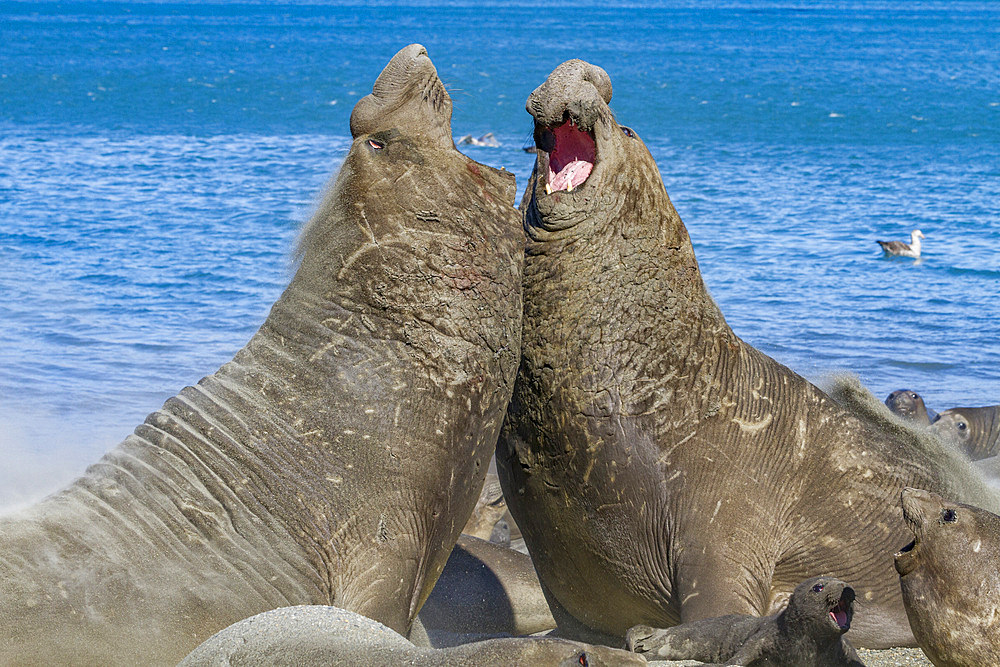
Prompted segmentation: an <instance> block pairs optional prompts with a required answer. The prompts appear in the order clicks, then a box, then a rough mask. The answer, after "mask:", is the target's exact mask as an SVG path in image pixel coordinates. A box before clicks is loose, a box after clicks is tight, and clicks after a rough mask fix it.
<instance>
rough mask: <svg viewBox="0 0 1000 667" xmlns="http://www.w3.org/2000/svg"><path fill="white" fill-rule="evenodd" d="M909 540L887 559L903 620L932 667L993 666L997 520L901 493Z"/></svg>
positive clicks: (997, 616) (998, 612) (999, 542)
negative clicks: (892, 566)
mask: <svg viewBox="0 0 1000 667" xmlns="http://www.w3.org/2000/svg"><path fill="white" fill-rule="evenodd" d="M901 501H902V505H903V518H904V519H905V520H906V524H907V525H908V526H909V527H910V530H912V531H913V541H912V542H910V543H909V544H908V545H906V546H905V547H903V548H902V549H901V550H900V551H899V552H898V553H896V555H895V559H894V560H895V565H896V571H897V572H898V573H899V585H900V588H901V589H902V591H903V603H904V604H905V605H906V615H907V616H908V617H909V619H910V627H911V628H913V636H914V637H916V639H917V644H919V646H920V649H921V650H922V651H923V652H924V653H926V654H927V657H928V658H930V660H931V662H933V663H934V664H935V665H970V666H971V665H1000V579H998V577H997V573H998V572H1000V516H997V515H996V514H993V513H992V512H987V511H986V510H984V509H981V508H979V507H973V506H972V505H966V504H963V503H954V502H951V501H948V500H945V499H944V498H942V497H941V496H939V495H937V494H936V493H930V492H928V491H923V490H920V489H909V488H907V489H903V492H902V494H901Z"/></svg>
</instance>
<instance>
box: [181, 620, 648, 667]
mask: <svg viewBox="0 0 1000 667" xmlns="http://www.w3.org/2000/svg"><path fill="white" fill-rule="evenodd" d="M180 664H181V667H214V666H216V665H219V666H221V665H241V666H242V667H254V666H257V665H259V666H260V667H264V666H265V665H267V666H272V665H273V666H274V667H280V666H283V665H287V667H312V666H315V667H325V666H327V665H350V666H352V667H353V666H354V665H424V666H427V667H432V666H433V667H465V666H466V665H480V664H486V665H518V666H523V667H535V666H536V665H537V666H545V665H552V666H559V667H570V666H572V667H580V666H581V665H583V666H586V665H591V666H596V665H644V664H646V661H645V660H644V659H643V658H642V657H641V656H638V655H635V654H634V653H629V652H628V651H622V650H619V649H612V648H607V647H604V646H588V645H586V644H580V643H577V642H571V641H567V640H563V639H548V638H521V639H492V640H487V641H482V642H476V643H472V644H464V645H462V646H457V647H454V648H447V649H432V648H420V647H417V646H414V645H413V644H412V643H410V642H409V641H407V640H406V639H405V638H404V637H402V636H401V635H399V634H398V633H396V632H394V631H393V630H392V629H390V628H387V627H385V626H384V625H382V624H381V623H377V622H375V621H373V620H371V619H369V618H366V617H364V616H361V615H360V614H355V613H353V612H350V611H346V610H344V609H339V608H337V607H330V606H318V605H314V606H296V607H285V608H282V609H275V610H273V611H269V612H265V613H263V614H258V615H257V616H253V617H251V618H248V619H246V620H244V621H241V622H239V623H236V624H235V625H232V626H230V627H228V628H226V629H225V630H222V631H221V632H218V633H217V634H215V635H213V636H212V637H210V638H209V639H208V640H206V641H205V642H204V643H203V644H201V645H200V646H198V647H197V648H196V649H195V650H194V651H192V652H191V654H190V655H188V656H187V657H186V658H184V660H183V661H182V662H181V663H180Z"/></svg>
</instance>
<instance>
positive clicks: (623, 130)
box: [619, 125, 635, 139]
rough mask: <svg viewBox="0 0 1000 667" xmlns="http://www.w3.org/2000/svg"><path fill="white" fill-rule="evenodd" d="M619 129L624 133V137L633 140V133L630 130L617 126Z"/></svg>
mask: <svg viewBox="0 0 1000 667" xmlns="http://www.w3.org/2000/svg"><path fill="white" fill-rule="evenodd" d="M619 127H620V128H622V132H624V133H625V136H626V137H628V138H629V139H635V132H633V131H632V129H631V128H628V127H625V126H624V125H619Z"/></svg>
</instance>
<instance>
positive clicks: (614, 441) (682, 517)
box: [497, 60, 997, 648]
mask: <svg viewBox="0 0 1000 667" xmlns="http://www.w3.org/2000/svg"><path fill="white" fill-rule="evenodd" d="M611 93H612V87H611V80H610V78H609V77H608V75H607V73H606V72H605V71H604V70H602V69H601V68H599V67H595V66H593V65H590V64H588V63H585V62H583V61H580V60H572V61H569V62H567V63H564V64H562V65H560V66H559V67H557V68H556V70H555V71H554V72H553V73H552V75H551V76H550V77H549V78H548V80H547V81H546V82H545V83H544V84H543V85H542V86H540V87H539V88H538V89H536V90H535V91H534V92H533V93H532V94H531V96H530V97H529V98H528V102H527V109H528V112H529V113H530V114H531V115H532V116H533V117H534V119H535V141H536V144H537V145H538V149H539V152H538V154H537V159H536V163H535V169H534V172H533V174H532V177H531V179H530V181H529V183H528V185H527V190H526V192H525V196H524V199H523V200H522V203H521V208H522V211H523V213H524V228H525V232H526V234H527V248H526V264H525V282H524V290H525V293H524V302H525V311H524V327H523V335H522V356H521V365H520V368H519V370H518V379H517V383H516V385H515V389H514V395H513V397H512V399H511V403H510V406H509V408H508V412H507V421H506V423H505V426H504V432H503V435H502V436H501V438H500V441H499V443H498V446H497V469H498V472H499V475H500V481H501V483H502V484H503V488H504V497H505V498H506V499H507V504H508V507H509V508H510V510H511V513H512V514H513V516H514V519H515V521H516V522H517V525H518V526H519V527H520V529H521V532H522V534H523V535H524V538H525V541H526V543H527V546H528V550H529V552H530V553H531V557H532V562H533V563H534V565H535V569H536V571H537V572H538V576H539V580H540V582H541V584H542V589H543V591H544V592H545V594H546V596H547V598H548V600H549V604H550V606H551V607H552V613H553V617H554V618H555V619H556V622H557V623H558V624H559V631H560V633H561V634H562V635H563V636H568V637H571V638H575V639H583V640H586V641H602V642H606V643H614V642H620V641H621V638H622V637H624V634H625V632H626V631H627V630H628V629H629V628H630V627H632V626H634V625H640V624H644V625H649V626H653V627H669V626H671V625H675V624H677V623H679V622H689V621H694V620H698V619H700V618H709V617H714V616H723V615H726V614H749V615H758V616H761V615H766V614H771V613H775V612H777V611H778V610H779V609H781V607H782V606H783V605H784V603H785V601H786V600H787V598H788V596H789V595H790V594H791V593H792V590H793V589H794V588H795V586H796V585H798V583H799V582H801V581H803V580H804V579H807V578H808V577H811V576H814V575H815V574H816V572H824V573H829V574H830V575H831V576H835V577H838V578H840V579H842V580H844V581H850V582H851V586H852V587H853V588H854V589H855V591H857V594H858V617H857V619H856V621H855V627H854V629H853V630H852V635H853V639H852V641H853V643H854V644H855V645H856V646H858V645H861V646H867V647H872V648H883V647H889V646H901V645H904V646H905V645H912V643H913V641H914V640H913V637H912V634H911V632H910V628H909V624H908V622H907V620H906V613H905V610H904V609H903V604H902V599H901V597H900V592H899V586H898V584H897V577H896V574H895V572H894V571H893V569H892V564H891V561H890V559H889V558H888V556H887V554H890V553H892V552H893V551H894V550H895V549H897V548H898V545H899V544H901V543H902V540H903V538H904V537H905V536H906V527H905V525H904V524H903V521H902V516H901V515H900V510H899V504H898V496H899V492H900V491H901V490H902V488H903V487H904V486H907V485H914V484H917V483H919V484H921V485H925V486H929V487H931V488H934V489H939V490H941V491H942V492H947V493H949V494H952V495H955V496H957V497H963V498H977V499H980V498H981V499H983V500H982V502H987V503H992V505H991V506H995V505H996V504H997V502H996V498H995V496H992V495H990V492H989V491H988V489H987V488H986V487H985V485H984V484H983V483H982V480H981V479H980V478H978V477H977V476H976V474H975V473H974V471H972V469H971V468H970V465H969V463H968V462H967V461H965V460H964V459H963V458H962V457H961V456H959V455H958V454H957V453H954V452H951V451H950V449H949V448H947V447H945V446H944V445H943V444H942V443H941V442H940V441H939V440H938V439H937V438H935V437H933V436H932V435H931V434H929V433H928V434H925V436H926V437H925V438H924V439H923V440H921V439H919V437H918V436H917V434H916V433H915V432H914V431H915V429H913V428H911V427H905V424H903V422H902V420H899V419H897V418H895V417H893V416H892V415H891V413H889V411H888V409H887V408H886V407H885V405H884V404H883V403H882V401H881V400H879V399H877V398H875V397H874V396H871V398H870V400H871V401H872V402H873V403H874V404H875V405H876V406H877V407H878V408H879V410H881V411H882V412H883V413H884V415H885V416H886V418H887V419H892V420H895V421H896V422H898V423H899V424H900V427H899V428H900V431H899V433H898V434H895V433H894V434H891V435H890V434H887V433H885V432H883V431H881V430H879V428H876V427H875V426H874V425H869V424H868V422H867V421H862V420H861V419H860V418H858V417H857V416H855V415H854V414H852V413H851V412H849V411H847V410H845V409H844V408H841V407H840V406H838V405H837V404H836V403H835V402H834V401H833V400H832V399H831V398H830V397H828V396H827V395H826V394H824V393H823V392H822V391H820V390H819V389H818V388H817V387H815V386H813V385H812V384H810V383H809V382H807V381H806V380H804V379H803V378H802V377H800V376H799V375H797V374H795V373H794V372H792V371H791V370H789V369H788V368H786V367H784V366H782V365H781V364H779V363H777V362H776V361H774V360H773V359H771V358H769V357H767V356H766V355H764V354H762V353H761V352H759V351H758V350H756V349H754V348H753V347H751V346H750V345H747V344H746V343H744V342H743V341H742V340H740V339H739V337H737V336H736V334H735V333H734V332H733V331H732V329H730V328H729V326H728V325H727V323H726V321H725V319H724V317H723V316H722V313H721V312H720V311H719V308H718V307H717V306H716V304H715V302H714V301H713V300H712V298H711V296H710V295H709V294H708V290H707V289H706V288H705V285H704V282H703V281H702V278H701V275H700V273H699V270H698V264H697V261H696V259H695V256H694V251H693V249H692V246H691V242H690V239H689V237H688V234H687V231H686V229H685V228H684V225H683V223H682V222H681V220H680V218H679V216H678V215H677V212H676V211H675V210H674V207H673V205H672V204H671V203H670V199H669V197H668V196H667V193H666V191H665V189H664V186H663V182H662V179H661V177H660V172H659V170H658V168H657V166H656V163H655V162H654V160H653V158H652V156H651V155H650V154H649V151H648V150H647V149H646V147H645V145H644V144H643V143H642V140H641V139H640V137H639V135H638V134H637V132H635V131H634V130H633V129H631V128H629V127H626V126H623V125H621V124H619V122H618V121H617V120H616V119H615V117H614V115H613V114H612V113H611V110H610V109H609V108H608V102H609V101H610V99H611ZM904 427H905V428H904ZM907 429H909V430H907ZM917 480H920V481H919V482H917Z"/></svg>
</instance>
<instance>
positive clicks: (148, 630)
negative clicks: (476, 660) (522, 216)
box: [0, 44, 523, 664]
mask: <svg viewBox="0 0 1000 667" xmlns="http://www.w3.org/2000/svg"><path fill="white" fill-rule="evenodd" d="M450 119H451V100H450V98H449V97H448V93H447V92H446V91H445V88H444V85H443V84H442V83H441V81H440V79H439V78H438V76H437V72H436V70H435V68H434V65H433V64H432V63H431V61H430V59H429V58H428V56H427V52H426V51H425V50H424V48H423V47H422V46H420V45H419V44H414V45H410V46H408V47H406V48H404V49H402V50H401V51H400V52H399V53H397V54H396V55H395V56H394V57H393V58H392V60H391V61H390V62H389V63H388V65H386V67H385V69H384V70H383V71H382V73H381V74H380V75H379V76H378V78H377V79H376V81H375V83H374V86H373V88H372V93H371V94H370V95H368V96H366V97H364V98H363V99H361V100H360V101H359V102H358V103H357V105H356V106H355V108H354V110H353V113H352V115H351V122H350V125H351V134H352V136H353V137H354V141H353V144H352V146H351V149H350V152H349V153H348V155H347V156H346V158H345V160H344V163H343V166H342V167H341V169H340V172H339V175H338V176H337V178H336V181H335V182H334V184H333V185H332V188H331V189H330V190H329V193H328V195H327V196H326V198H325V201H324V202H323V203H322V205H321V206H320V208H319V210H318V211H317V213H316V215H315V216H314V217H313V219H312V220H311V221H310V222H309V223H308V225H307V226H306V227H305V229H304V231H303V233H302V237H301V240H300V249H299V254H300V262H299V266H298V269H297V271H296V273H295V275H294V277H293V278H292V280H291V283H290V285H289V286H288V288H287V289H286V290H285V292H284V293H283V294H282V295H281V297H280V298H279V299H278V301H277V302H276V303H275V305H274V306H273V308H272V309H271V312H270V314H269V315H268V317H267V319H266V320H265V322H264V323H263V324H262V326H261V327H260V329H259V330H258V331H257V332H256V333H255V334H254V336H253V337H252V338H251V340H250V341H249V342H248V343H247V345H246V346H245V347H244V348H243V349H242V350H240V351H239V352H238V353H237V354H236V356H235V357H234V359H233V360H232V361H231V362H229V363H227V364H225V365H223V366H222V367H221V368H220V369H219V370H218V371H217V372H216V373H214V374H213V375H210V376H208V377H206V378H204V379H202V380H201V381H200V382H199V383H198V384H197V385H196V386H193V387H186V388H185V389H183V390H182V391H181V392H180V393H179V394H178V395H177V396H176V397H174V398H171V399H169V400H168V401H167V402H166V403H165V404H164V405H163V407H162V408H161V409H160V410H158V411H156V412H154V413H152V414H151V415H150V416H149V417H147V419H146V420H145V423H143V424H141V425H140V426H138V427H137V428H136V429H135V432H134V433H133V434H132V435H130V436H129V437H128V438H126V439H125V441H124V442H122V443H121V444H120V445H119V446H118V447H116V448H115V449H113V450H112V451H111V452H109V453H108V454H107V455H105V456H104V457H103V458H102V459H101V460H100V461H99V462H98V463H97V464H96V465H94V466H91V467H90V468H89V469H88V470H87V472H86V474H85V475H84V476H83V477H82V478H81V479H79V480H77V481H76V482H74V483H73V484H72V485H70V486H69V487H68V488H66V489H64V490H62V491H61V492H59V493H57V494H55V495H54V496H52V497H50V498H48V499H46V500H44V501H42V502H41V503H39V504H38V505H36V506H34V507H31V508H28V509H26V510H25V511H23V512H20V513H18V514H16V515H13V516H9V517H7V518H5V519H4V520H3V521H2V522H0V646H2V647H3V654H4V659H5V660H9V661H11V662H13V663H24V662H30V663H46V664H66V663H70V662H75V663H86V664H108V663H116V662H129V663H135V664H148V663H156V664H160V663H167V662H170V663H175V662H176V661H177V660H179V659H180V658H182V657H183V656H184V655H186V654H187V653H188V652H189V651H190V650H191V649H192V648H194V647H195V646H197V645H198V644H199V643H200V642H201V641H203V640H204V639H205V638H206V637H208V636H209V635H211V634H212V633H213V632H215V631H216V630H219V629H221V628H224V627H226V626H228V625H230V624H232V623H234V622H236V621H238V620H240V619H242V618H246V617H247V616H250V615H253V614H255V613H258V612H261V611H265V610H268V609H273V608H275V607H280V606H288V605H292V604H305V603H308V604H313V603H315V604H330V603H336V604H337V605H339V606H341V607H343V608H346V609H350V610H352V611H355V612H358V613H361V614H364V615H366V616H369V617H370V618H373V619H376V620H378V621H380V622H382V623H384V624H385V625H387V626H388V627H391V628H393V629H394V630H396V631H398V632H400V633H406V632H407V631H408V630H409V627H410V624H411V622H412V620H413V618H414V617H415V616H416V614H417V612H418V610H419V609H420V607H421V605H422V604H423V602H424V600H425V599H426V598H427V596H428V595H429V593H430V591H431V589H432V587H433V585H434V582H435V580H436V579H437V577H438V575H439V573H440V572H441V568H443V567H444V565H445V562H446V561H447V559H448V556H449V554H450V553H451V550H452V547H453V545H454V544H455V540H456V539H457V538H458V535H459V532H460V531H461V529H462V526H464V525H465V522H466V521H467V520H468V518H469V514H470V513H471V511H472V508H473V505H474V504H475V502H476V497H477V494H478V492H479V489H480V486H481V485H482V481H483V477H484V475H485V474H486V470H487V466H488V464H489V460H490V456H491V454H492V450H493V447H494V444H495V441H496V438H497V434H498V432H499V428H500V424H501V422H502V420H503V414H504V409H505V406H506V403H507V400H508V396H509V394H510V391H511V387H512V384H513V379H514V373H515V370H516V366H517V358H518V348H519V335H520V322H519V316H520V310H521V307H520V267H521V262H522V256H523V240H522V233H521V230H520V227H519V218H518V216H517V212H516V210H515V209H514V207H513V198H514V196H515V194H516V193H515V185H514V178H513V176H511V175H510V174H508V173H505V172H501V171H498V170H495V169H492V168H490V167H487V166H484V165H480V164H478V163H476V162H474V161H472V160H470V159H469V158H467V157H466V156H464V155H462V154H461V153H460V152H458V150H457V149H456V148H455V145H454V142H453V140H452V134H451V120H450Z"/></svg>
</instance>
